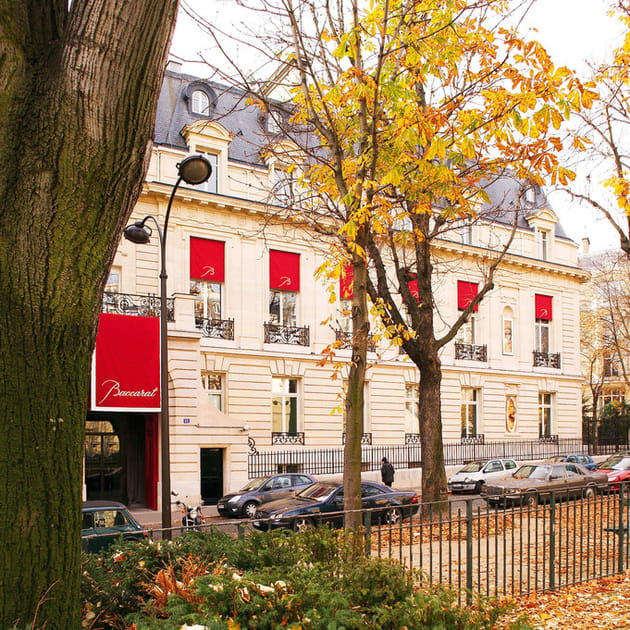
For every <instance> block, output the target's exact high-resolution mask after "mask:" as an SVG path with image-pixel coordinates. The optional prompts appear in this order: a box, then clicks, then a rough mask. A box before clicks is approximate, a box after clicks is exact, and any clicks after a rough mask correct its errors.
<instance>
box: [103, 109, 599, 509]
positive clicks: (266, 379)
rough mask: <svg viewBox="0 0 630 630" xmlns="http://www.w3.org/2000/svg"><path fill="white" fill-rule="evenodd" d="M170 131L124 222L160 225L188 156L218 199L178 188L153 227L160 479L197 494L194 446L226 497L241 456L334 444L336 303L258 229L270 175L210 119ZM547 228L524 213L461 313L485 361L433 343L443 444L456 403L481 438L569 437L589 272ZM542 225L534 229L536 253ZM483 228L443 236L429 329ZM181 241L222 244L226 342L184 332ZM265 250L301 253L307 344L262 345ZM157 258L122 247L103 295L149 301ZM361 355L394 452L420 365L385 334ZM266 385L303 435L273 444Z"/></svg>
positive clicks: (306, 247)
mask: <svg viewBox="0 0 630 630" xmlns="http://www.w3.org/2000/svg"><path fill="white" fill-rule="evenodd" d="M182 136H183V138H184V140H185V142H186V144H187V149H185V148H184V149H182V148H177V147H172V146H165V145H159V144H158V145H156V146H155V147H154V149H153V153H152V159H151V164H150V168H149V171H148V174H147V178H146V183H145V185H144V187H143V191H142V195H141V198H140V200H139V203H138V205H137V207H136V209H135V211H134V214H133V216H132V220H136V219H140V218H142V217H144V216H145V215H148V214H151V215H154V216H155V217H156V218H157V220H158V221H159V222H160V223H162V222H163V219H164V213H165V211H166V206H167V202H168V198H169V195H170V193H171V190H172V186H173V184H174V182H175V179H176V175H177V168H176V164H177V163H178V162H179V161H181V160H182V158H184V157H185V156H186V155H187V154H188V153H195V152H200V151H203V152H204V153H210V154H213V155H214V156H216V170H217V183H216V190H217V192H216V193H214V192H213V193H210V192H204V191H202V190H195V189H191V188H187V187H186V186H181V187H180V189H179V190H178V192H177V194H176V197H175V200H174V203H173V207H172V212H171V217H170V223H169V227H168V234H167V269H168V295H169V296H171V295H172V296H174V297H175V312H176V317H175V322H172V323H169V366H168V371H169V379H170V388H169V396H170V423H171V438H170V440H171V469H172V480H171V486H172V487H173V488H174V489H176V490H177V491H178V492H179V493H180V494H182V495H188V496H190V497H195V498H198V497H200V495H201V494H202V491H201V481H200V477H201V475H202V471H201V469H200V461H201V455H202V449H220V451H221V465H222V471H221V475H220V477H221V485H222V491H223V492H227V491H229V490H234V489H237V488H239V487H241V486H242V485H243V484H244V483H245V482H246V481H247V478H248V470H247V464H248V454H249V453H251V452H252V451H253V449H257V450H258V451H268V450H272V449H273V450H285V451H290V450H291V449H312V448H341V447H342V433H343V414H342V405H343V401H342V398H341V390H342V383H343V377H344V368H343V367H342V368H341V370H340V372H339V373H338V374H337V377H336V378H335V376H336V375H335V369H334V368H333V366H331V365H330V364H327V365H325V366H321V365H320V364H319V363H320V360H321V358H322V355H321V352H322V350H323V349H324V348H325V347H326V346H328V345H329V344H331V343H332V342H333V341H334V339H335V335H334V331H333V329H332V327H331V326H330V325H329V324H322V322H325V321H326V320H328V319H329V318H330V317H331V315H332V316H333V320H334V315H335V313H336V311H337V309H338V308H339V305H338V304H331V303H330V301H329V290H328V289H329V287H327V286H326V285H325V283H324V282H323V281H321V280H318V279H316V278H315V270H316V268H317V267H318V266H319V265H320V264H321V263H322V261H323V260H324V256H325V253H326V252H325V250H324V249H323V247H322V246H321V243H317V242H316V241H314V240H312V239H306V238H304V237H303V236H300V235H299V234H297V233H296V231H295V230H293V229H292V228H291V227H289V226H278V225H275V226H273V225H267V226H266V227H265V229H264V230H263V224H264V223H265V218H266V216H267V210H266V206H265V200H266V199H267V197H268V193H267V191H268V189H269V187H270V186H271V185H272V184H273V181H272V179H273V169H272V168H267V167H265V166H264V164H251V163H246V162H243V161H240V160H239V161H237V160H232V159H229V157H228V152H229V147H230V143H231V142H232V138H233V135H232V134H230V133H229V132H228V131H227V130H226V129H225V128H224V127H223V126H222V125H221V123H220V122H213V123H208V122H207V121H198V122H195V123H193V124H190V125H187V126H185V127H184V128H183V130H182ZM556 221H557V219H556V218H555V215H554V214H553V212H551V211H550V210H548V209H547V210H545V209H543V210H542V211H540V212H537V213H536V214H535V215H532V216H531V217H530V223H529V226H527V227H526V228H523V229H519V230H518V232H517V234H516V237H515V240H514V243H513V245H512V247H511V248H510V254H509V256H508V258H507V261H506V263H505V264H504V265H503V267H502V268H501V269H500V270H499V271H498V273H497V274H496V277H495V288H494V289H493V290H492V291H491V292H490V293H489V294H488V296H487V297H486V298H485V299H484V300H483V301H482V302H481V304H480V306H479V310H478V312H477V313H476V314H475V339H474V344H475V345H479V346H483V345H485V346H486V353H487V356H486V357H485V360H479V357H476V358H475V359H456V358H455V357H456V354H455V343H454V342H451V343H450V344H449V345H448V346H446V347H445V349H444V352H443V354H442V356H441V360H442V366H443V382H442V413H443V419H442V420H443V427H444V440H445V441H456V440H459V439H460V438H461V435H462V408H463V406H466V405H468V410H469V411H470V412H471V413H472V411H471V409H470V405H473V406H474V407H475V410H474V416H475V423H476V424H475V426H474V427H473V429H472V434H473V435H474V434H483V435H484V436H485V439H486V440H519V439H537V438H538V437H539V431H540V414H541V413H543V414H544V413H546V414H548V416H546V420H545V422H548V423H549V426H547V427H546V428H545V431H546V432H547V433H550V434H552V435H558V436H560V437H579V435H580V432H581V383H582V380H581V376H580V356H579V303H580V293H581V291H582V285H583V283H584V282H585V281H586V280H587V277H588V274H586V273H585V272H583V271H581V270H580V269H579V268H578V267H577V253H578V251H577V250H578V248H577V245H576V244H575V243H573V242H571V241H570V240H569V239H567V238H558V237H555V236H554V229H555V223H556ZM493 230H495V231H496V230H498V232H500V231H501V228H500V227H499V228H497V227H496V226H494V227H493ZM540 231H544V232H545V238H544V248H542V247H541V237H540ZM489 235H490V232H489V228H488V226H483V225H482V224H477V225H474V226H473V228H472V241H471V243H472V244H471V245H462V244H461V243H455V242H443V243H442V247H441V253H440V255H441V256H442V257H444V258H445V259H450V260H452V261H453V266H452V269H453V271H452V273H449V274H446V275H444V276H442V277H440V278H439V286H438V288H437V299H438V302H439V305H440V315H441V318H442V319H439V320H438V319H436V323H438V325H439V322H441V321H443V320H445V321H446V323H447V324H450V323H452V322H453V321H454V320H455V319H456V318H457V316H458V310H457V281H458V280H463V281H468V282H476V281H481V278H480V276H479V275H478V265H479V261H480V260H481V258H482V257H483V256H484V255H486V254H487V252H488V250H487V249H486V248H482V247H478V244H479V243H487V242H488V240H489V239H490V236H489ZM191 237H195V238H201V239H210V240H214V241H221V242H223V243H225V246H224V252H225V254H224V265H225V279H224V281H223V283H222V287H221V307H220V308H221V318H223V319H228V318H233V320H234V338H233V339H227V340H226V339H218V338H214V337H206V336H203V334H202V332H201V330H200V329H198V328H197V327H196V322H195V317H194V301H195V297H194V296H192V295H190V293H189V290H190V274H189V269H190V264H189V261H190V242H191V241H190V239H191ZM270 250H279V251H283V252H291V253H294V254H299V265H300V270H299V273H300V290H299V293H298V296H297V304H296V325H297V326H299V327H306V326H308V328H309V336H310V341H309V343H308V345H297V344H287V343H265V341H264V323H265V322H267V321H268V320H269V256H270V254H269V252H270ZM541 255H542V256H543V257H546V258H547V260H542V259H541ZM159 261H160V252H159V245H158V242H157V239H153V240H152V242H151V243H150V244H148V245H141V246H138V245H134V244H132V243H130V242H127V241H124V240H121V243H120V247H119V250H118V253H117V255H116V259H115V262H114V265H113V268H112V271H113V272H114V273H116V274H119V275H118V277H119V287H118V288H117V290H118V291H120V292H121V293H130V294H159V278H158V274H159ZM337 294H338V292H337ZM537 294H542V295H545V296H550V297H552V298H553V317H552V319H551V320H550V321H548V324H547V326H548V329H549V330H548V333H549V348H548V350H549V352H551V353H554V354H557V355H559V365H560V367H533V351H534V350H535V349H536V334H537V331H536V321H535V319H536V318H535V308H536V306H535V302H536V295H537ZM509 327H511V336H509V335H508V330H510V328H509ZM438 332H439V331H438ZM349 352H350V351H349V350H339V351H338V352H337V358H338V359H339V360H340V362H341V363H344V362H347V361H348V359H349ZM368 358H369V360H370V364H371V365H370V369H369V370H368V377H367V383H366V392H367V396H366V419H365V429H364V430H365V432H366V433H371V440H372V444H373V445H379V444H382V445H398V444H404V443H405V434H406V433H414V431H412V430H410V429H411V428H412V427H411V426H410V425H409V422H408V420H406V413H407V409H408V407H409V400H408V399H409V397H410V395H413V387H414V386H415V385H417V382H418V370H417V369H416V368H415V366H414V365H413V364H412V363H411V362H410V361H409V359H408V358H407V357H406V355H404V354H400V353H399V349H398V348H397V347H389V345H388V342H387V341H385V340H383V341H381V342H379V348H378V354H377V353H370V354H369V357H368ZM208 374H209V375H214V376H217V375H218V376H219V377H220V381H221V383H220V390H219V391H218V392H214V396H212V398H213V399H214V400H216V399H217V398H219V397H221V399H222V408H223V412H224V413H220V412H218V411H216V407H214V405H213V404H212V403H210V402H209V400H210V398H211V394H212V392H211V393H210V394H208V393H206V392H204V391H203V390H201V389H200V383H201V382H202V375H203V376H207V375H208ZM274 378H282V379H290V380H291V381H293V382H294V384H295V385H296V387H297V389H296V392H295V396H294V397H295V399H296V401H297V402H296V404H297V432H299V433H303V444H290V445H286V444H275V445H272V413H273V409H272V408H273V404H272V403H273V398H274V396H273V394H272V386H273V379H274ZM287 382H288V381H287ZM276 383H277V382H276ZM292 394H293V393H292ZM541 395H542V398H541ZM277 400H278V399H277V397H276V401H277ZM464 400H466V401H467V402H466V403H465V404H464V405H463V401H464ZM287 404H289V403H287ZM541 405H542V406H543V407H544V408H545V409H544V410H543V411H541ZM508 406H509V407H510V409H509V412H512V413H511V417H510V418H509V420H508V418H507V416H508V415H510V414H509V412H508V409H507V408H508ZM417 430H418V429H416V431H415V432H417ZM397 479H398V477H397Z"/></svg>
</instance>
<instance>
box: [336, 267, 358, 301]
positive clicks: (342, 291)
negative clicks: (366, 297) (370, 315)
mask: <svg viewBox="0 0 630 630" xmlns="http://www.w3.org/2000/svg"><path fill="white" fill-rule="evenodd" d="M353 280H354V267H353V266H352V265H344V266H343V268H342V270H341V276H339V295H340V296H341V299H342V300H351V299H352V298H353V297H354V290H353V288H352V282H353Z"/></svg>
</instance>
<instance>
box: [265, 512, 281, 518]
mask: <svg viewBox="0 0 630 630" xmlns="http://www.w3.org/2000/svg"><path fill="white" fill-rule="evenodd" d="M283 516H284V514H283V513H282V512H274V513H273V514H270V515H269V518H282V517H283Z"/></svg>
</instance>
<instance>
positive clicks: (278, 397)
mask: <svg viewBox="0 0 630 630" xmlns="http://www.w3.org/2000/svg"><path fill="white" fill-rule="evenodd" d="M271 430H272V431H273V432H274V433H297V432H298V431H299V427H298V381H297V379H295V378H283V377H273V378H272V379H271Z"/></svg>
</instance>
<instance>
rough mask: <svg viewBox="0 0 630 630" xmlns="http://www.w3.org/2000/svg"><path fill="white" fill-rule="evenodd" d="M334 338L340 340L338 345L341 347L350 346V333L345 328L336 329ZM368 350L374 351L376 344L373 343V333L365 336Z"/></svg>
mask: <svg viewBox="0 0 630 630" xmlns="http://www.w3.org/2000/svg"><path fill="white" fill-rule="evenodd" d="M335 339H336V340H337V341H339V342H341V345H340V346H339V347H340V348H342V349H344V350H345V349H347V348H352V333H351V332H348V331H346V330H341V329H339V328H338V329H336V330H335ZM367 349H368V352H376V344H375V343H374V335H368V338H367Z"/></svg>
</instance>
